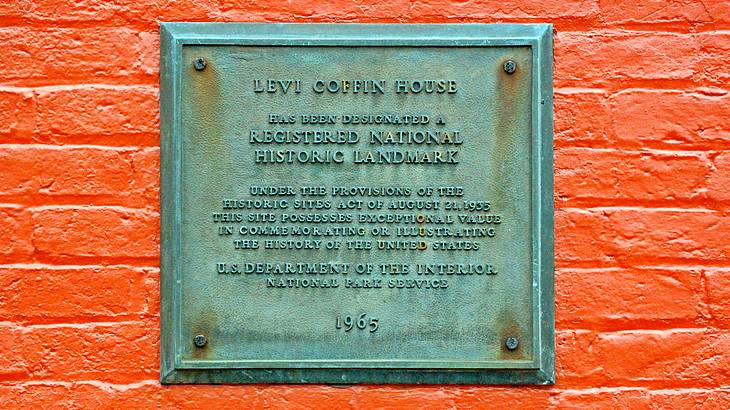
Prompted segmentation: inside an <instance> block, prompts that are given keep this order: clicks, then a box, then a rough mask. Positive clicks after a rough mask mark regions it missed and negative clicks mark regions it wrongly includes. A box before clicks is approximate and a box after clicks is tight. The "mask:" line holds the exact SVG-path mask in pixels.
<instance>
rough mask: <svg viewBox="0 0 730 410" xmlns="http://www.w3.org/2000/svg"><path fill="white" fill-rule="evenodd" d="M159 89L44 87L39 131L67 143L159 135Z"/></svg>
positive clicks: (40, 94)
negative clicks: (81, 139) (84, 138)
mask: <svg viewBox="0 0 730 410" xmlns="http://www.w3.org/2000/svg"><path fill="white" fill-rule="evenodd" d="M157 96H158V90H157V88H154V87H147V86H101V85H94V86H79V87H58V88H42V89H40V90H39V91H38V92H37V97H36V100H37V110H38V116H37V132H38V134H40V135H43V136H51V137H56V138H58V140H59V141H61V142H66V141H68V140H69V139H71V138H72V137H78V136H91V137H95V138H97V140H98V141H100V142H107V141H108V140H113V139H114V138H116V137H117V136H118V135H119V134H122V135H128V134H140V133H153V134H155V133H158V132H159V129H158V127H159V119H158V115H159V109H158V101H157Z"/></svg>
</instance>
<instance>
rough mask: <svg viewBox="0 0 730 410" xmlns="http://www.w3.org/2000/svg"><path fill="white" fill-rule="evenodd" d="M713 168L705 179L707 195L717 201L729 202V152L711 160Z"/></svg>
mask: <svg viewBox="0 0 730 410" xmlns="http://www.w3.org/2000/svg"><path fill="white" fill-rule="evenodd" d="M712 163H713V167H712V171H711V172H710V176H709V177H708V178H707V189H708V195H709V197H710V198H712V199H716V200H718V201H730V152H722V153H720V154H718V155H717V156H716V157H714V158H713V161H712Z"/></svg>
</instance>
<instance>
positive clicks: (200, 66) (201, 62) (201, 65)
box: [193, 57, 205, 71]
mask: <svg viewBox="0 0 730 410" xmlns="http://www.w3.org/2000/svg"><path fill="white" fill-rule="evenodd" d="M193 67H195V69H196V70H198V71H203V70H205V59H204V58H203V57H198V58H196V59H195V61H194V62H193Z"/></svg>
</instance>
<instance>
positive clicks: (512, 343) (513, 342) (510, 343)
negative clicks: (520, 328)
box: [504, 336, 520, 350]
mask: <svg viewBox="0 0 730 410" xmlns="http://www.w3.org/2000/svg"><path fill="white" fill-rule="evenodd" d="M504 345H505V346H507V349H509V350H515V349H517V346H519V345H520V341H519V340H517V338H516V337H513V336H510V337H508V338H507V340H506V341H505V342H504Z"/></svg>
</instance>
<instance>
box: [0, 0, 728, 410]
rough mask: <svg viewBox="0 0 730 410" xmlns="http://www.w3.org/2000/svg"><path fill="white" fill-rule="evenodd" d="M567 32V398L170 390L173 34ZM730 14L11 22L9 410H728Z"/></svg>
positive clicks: (349, 9) (103, 17)
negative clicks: (167, 278)
mask: <svg viewBox="0 0 730 410" xmlns="http://www.w3.org/2000/svg"><path fill="white" fill-rule="evenodd" d="M183 20H188V21H258V22H394V23H396V22H397V23H409V22H411V23H417V22H422V23H428V22H432V23H436V22H464V23H472V22H480V23H495V22H508V23H509V22H512V23H524V22H551V23H553V24H554V25H555V28H556V34H555V62H554V67H555V86H556V89H555V207H556V212H555V220H556V227H555V238H556V330H557V340H556V342H557V370H558V376H557V384H556V385H555V386H550V387H503V386H502V387H500V386H422V387H416V386H353V387H334V386H318V385H314V386H294V385H281V386H277V385H272V386H264V385H254V386H205V385H203V386H184V385H181V386H166V387H164V388H163V387H162V386H160V384H159V382H158V381H157V380H158V377H159V375H158V361H159V334H158V333H159V330H158V329H159V270H158V258H159V182H158V179H159V110H158V104H159V101H158V95H159V90H158V77H159V73H158V64H159V57H158V53H159V51H158V50H159V40H158V36H159V32H158V29H159V25H158V23H159V22H160V21H183ZM729 32H730V3H729V2H727V1H723V0H705V1H701V0H632V1H629V0H575V1H562V0H547V1H538V0H526V1H516V0H505V1H499V2H494V1H484V0H468V1H457V0H425V1H412V0H395V1H382V0H362V1H345V0H325V1H313V0H292V1H287V2H271V1H263V0H253V1H249V0H247V1H240V0H232V1H226V2H222V1H213V0H195V1H193V0H182V1H175V2H170V1H162V0H140V1H136V0H112V1H98V0H38V1H30V0H18V1H10V2H7V1H6V2H0V42H2V44H3V52H4V54H3V56H4V57H3V63H2V64H1V65H0V238H2V239H3V240H2V242H0V335H2V336H0V349H2V352H3V354H1V355H0V408H74V409H75V408H128V409H136V408H140V409H149V408H196V409H205V408H211V409H214V408H302V409H318V408H343V409H344V408H385V409H388V408H391V409H403V408H413V409H431V408H433V409H441V408H485V409H490V408H494V409H501V408H506V407H510V408H521V409H546V408H551V409H585V408H597V409H603V408H605V409H613V408H625V409H663V408H676V409H700V408H701V409H726V408H730V389H728V386H729V385H730V356H729V355H728V353H727V352H728V351H730V291H729V290H728V289H730V241H729V240H728V235H730V34H728V33H729Z"/></svg>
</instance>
